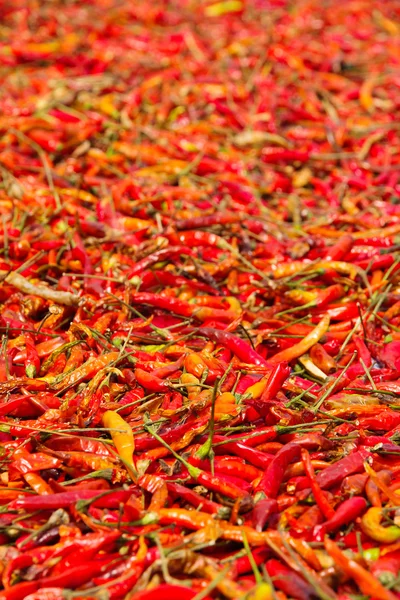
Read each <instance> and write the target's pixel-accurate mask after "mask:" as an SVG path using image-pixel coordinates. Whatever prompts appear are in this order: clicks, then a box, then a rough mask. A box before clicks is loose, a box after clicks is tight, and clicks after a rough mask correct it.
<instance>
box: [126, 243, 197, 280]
mask: <svg viewBox="0 0 400 600" xmlns="http://www.w3.org/2000/svg"><path fill="white" fill-rule="evenodd" d="M179 254H183V255H184V256H187V255H190V254H192V250H190V248H187V247H186V246H168V248H162V249H161V250H157V251H156V252H153V253H152V254H149V255H148V256H146V257H145V258H142V260H139V261H138V262H137V263H136V264H135V266H134V267H133V268H132V269H131V270H130V272H129V274H128V279H131V278H132V277H134V276H135V275H139V274H140V273H142V272H143V271H144V270H145V269H147V268H148V267H150V266H151V265H154V264H156V263H158V262H162V261H164V260H167V259H172V258H175V257H177V256H179Z"/></svg>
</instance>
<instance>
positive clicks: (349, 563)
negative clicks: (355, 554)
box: [324, 537, 396, 600]
mask: <svg viewBox="0 0 400 600" xmlns="http://www.w3.org/2000/svg"><path fill="white" fill-rule="evenodd" d="M324 544H325V548H326V550H327V552H328V553H329V555H330V556H331V557H332V558H333V560H334V561H335V564H336V565H337V566H338V567H339V568H340V569H341V570H342V571H343V572H344V573H345V574H346V575H347V576H348V577H350V578H351V579H354V581H355V582H356V584H357V585H358V586H359V588H360V590H361V592H362V593H363V594H365V595H367V596H370V597H373V598H378V599H379V600H395V598H396V595H395V594H393V593H392V592H391V591H389V590H388V589H387V588H385V587H384V586H383V585H382V584H381V583H380V582H379V581H378V579H376V577H374V576H373V575H371V574H370V573H369V572H368V571H367V570H366V569H364V568H363V567H362V566H361V565H359V564H358V563H357V562H355V560H352V559H351V558H348V557H347V556H346V555H345V554H344V553H343V552H342V551H341V550H340V549H339V547H338V546H337V545H336V544H335V542H332V540H330V539H329V538H328V537H326V538H325V539H324Z"/></svg>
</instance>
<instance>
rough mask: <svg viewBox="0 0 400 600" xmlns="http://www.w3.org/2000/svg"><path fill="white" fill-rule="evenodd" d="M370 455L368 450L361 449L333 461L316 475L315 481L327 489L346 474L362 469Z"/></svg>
mask: <svg viewBox="0 0 400 600" xmlns="http://www.w3.org/2000/svg"><path fill="white" fill-rule="evenodd" d="M368 456H370V453H369V451H368V450H365V449H361V450H357V451H356V452H353V453H352V454H349V455H348V456H345V457H344V458H342V459H340V460H338V461H337V462H335V463H333V465H331V466H330V467H327V468H326V469H324V470H323V471H321V472H320V473H318V475H317V483H318V485H319V486H320V487H321V488H322V489H323V490H328V489H330V488H331V487H333V486H334V485H337V484H338V483H340V482H341V481H342V480H343V479H344V478H345V477H347V476H348V475H352V474H353V473H360V472H362V471H363V470H364V461H365V460H366V459H367V458H368Z"/></svg>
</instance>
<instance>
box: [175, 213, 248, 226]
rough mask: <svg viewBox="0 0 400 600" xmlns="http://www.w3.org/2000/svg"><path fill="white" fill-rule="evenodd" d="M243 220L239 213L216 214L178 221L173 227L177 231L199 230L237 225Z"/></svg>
mask: <svg viewBox="0 0 400 600" xmlns="http://www.w3.org/2000/svg"><path fill="white" fill-rule="evenodd" d="M242 220H243V215H241V214H240V213H228V212H217V213H214V214H212V215H206V216H203V217H189V218H187V219H178V220H177V221H175V223H174V226H175V227H176V228H177V229H180V230H182V229H201V228H202V227H210V226H211V225H226V224H228V223H238V222H240V221H242Z"/></svg>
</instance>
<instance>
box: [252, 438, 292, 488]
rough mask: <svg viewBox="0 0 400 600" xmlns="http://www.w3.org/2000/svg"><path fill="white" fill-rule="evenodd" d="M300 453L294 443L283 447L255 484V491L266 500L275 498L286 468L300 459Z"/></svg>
mask: <svg viewBox="0 0 400 600" xmlns="http://www.w3.org/2000/svg"><path fill="white" fill-rule="evenodd" d="M300 452H301V449H300V446H299V445H298V444H296V443H294V442H290V443H289V444H287V445H286V446H283V448H282V449H281V450H279V452H278V453H277V454H276V456H274V458H273V459H272V461H271V464H270V465H269V466H268V468H267V470H266V471H265V473H264V475H263V476H262V478H261V480H260V482H259V483H258V484H257V486H256V488H255V491H256V492H261V493H262V494H263V495H265V496H266V497H267V498H276V496H277V495H278V492H279V488H280V486H281V483H282V481H283V476H284V474H285V470H286V468H287V467H288V466H289V464H290V463H291V462H293V461H295V460H298V459H299V458H300Z"/></svg>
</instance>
